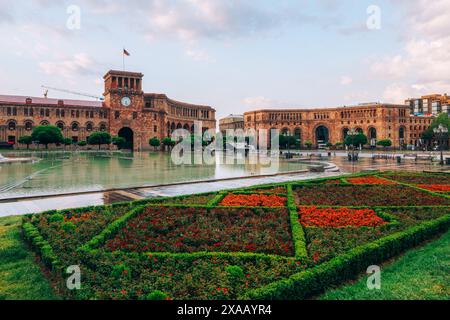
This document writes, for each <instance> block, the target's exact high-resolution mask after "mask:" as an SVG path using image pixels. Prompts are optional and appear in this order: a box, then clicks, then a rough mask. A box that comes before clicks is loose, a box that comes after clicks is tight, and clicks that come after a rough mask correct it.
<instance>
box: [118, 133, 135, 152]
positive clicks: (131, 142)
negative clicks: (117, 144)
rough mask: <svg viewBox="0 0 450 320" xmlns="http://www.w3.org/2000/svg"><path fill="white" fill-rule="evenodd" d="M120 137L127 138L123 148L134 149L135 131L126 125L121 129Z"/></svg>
mask: <svg viewBox="0 0 450 320" xmlns="http://www.w3.org/2000/svg"><path fill="white" fill-rule="evenodd" d="M119 137H122V138H124V139H125V141H126V142H125V144H124V146H123V149H129V150H133V149H134V132H133V130H131V129H130V128H128V127H124V128H122V129H120V131H119Z"/></svg>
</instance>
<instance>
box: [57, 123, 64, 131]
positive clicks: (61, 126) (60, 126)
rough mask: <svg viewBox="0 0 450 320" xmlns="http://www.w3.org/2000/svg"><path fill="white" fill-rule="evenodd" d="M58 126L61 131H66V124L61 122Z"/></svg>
mask: <svg viewBox="0 0 450 320" xmlns="http://www.w3.org/2000/svg"><path fill="white" fill-rule="evenodd" d="M56 126H57V127H58V128H59V129H61V131H63V130H64V122H62V121H59V122H58V123H57V124H56Z"/></svg>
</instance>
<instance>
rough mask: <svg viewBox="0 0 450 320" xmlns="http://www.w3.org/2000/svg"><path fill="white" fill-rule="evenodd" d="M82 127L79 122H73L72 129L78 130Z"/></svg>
mask: <svg viewBox="0 0 450 320" xmlns="http://www.w3.org/2000/svg"><path fill="white" fill-rule="evenodd" d="M79 129H80V126H79V125H78V123H76V122H74V123H72V131H78V130H79Z"/></svg>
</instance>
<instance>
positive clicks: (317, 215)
mask: <svg viewBox="0 0 450 320" xmlns="http://www.w3.org/2000/svg"><path fill="white" fill-rule="evenodd" d="M298 213H299V216H300V223H301V224H302V225H303V226H305V227H331V228H344V227H378V226H381V225H383V224H386V222H385V221H384V220H383V219H382V218H380V217H378V216H377V215H376V214H375V211H373V210H372V209H349V208H336V209H333V208H316V207H300V208H299V210H298Z"/></svg>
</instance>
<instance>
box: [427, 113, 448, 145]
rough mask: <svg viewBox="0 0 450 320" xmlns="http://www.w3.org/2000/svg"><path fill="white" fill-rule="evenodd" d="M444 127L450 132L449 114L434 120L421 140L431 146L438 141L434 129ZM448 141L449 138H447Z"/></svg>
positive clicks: (441, 115)
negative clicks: (434, 141)
mask: <svg viewBox="0 0 450 320" xmlns="http://www.w3.org/2000/svg"><path fill="white" fill-rule="evenodd" d="M439 125H442V126H444V127H446V128H447V129H449V130H450V119H449V117H448V114H447V113H441V114H440V115H439V116H438V117H437V118H436V119H434V120H433V122H432V123H431V125H430V126H429V127H428V128H427V130H425V131H424V132H423V133H422V134H421V136H420V137H421V138H422V139H423V140H425V141H426V142H427V143H428V144H431V143H432V141H433V140H435V139H436V137H435V136H434V131H433V130H434V129H435V128H437V127H439ZM447 140H448V137H447Z"/></svg>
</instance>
